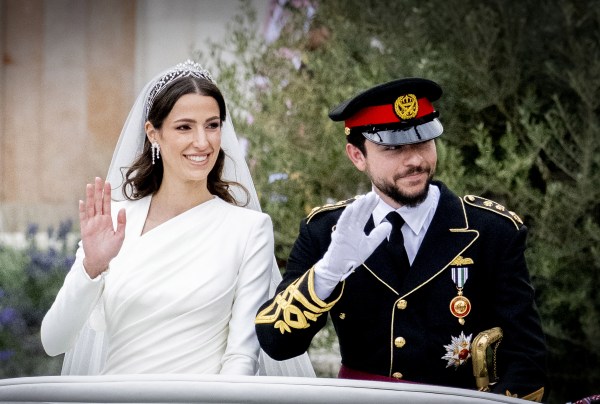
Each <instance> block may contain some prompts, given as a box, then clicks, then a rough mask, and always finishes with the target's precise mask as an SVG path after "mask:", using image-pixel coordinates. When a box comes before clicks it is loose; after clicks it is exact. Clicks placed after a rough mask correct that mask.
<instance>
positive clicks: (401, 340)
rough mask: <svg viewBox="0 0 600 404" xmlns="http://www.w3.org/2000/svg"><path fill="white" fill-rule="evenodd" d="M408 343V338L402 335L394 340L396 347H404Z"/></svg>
mask: <svg viewBox="0 0 600 404" xmlns="http://www.w3.org/2000/svg"><path fill="white" fill-rule="evenodd" d="M405 344H406V340H405V339H404V338H402V337H398V338H396V339H395V340H394V345H396V348H402V347H403V346H404V345H405Z"/></svg>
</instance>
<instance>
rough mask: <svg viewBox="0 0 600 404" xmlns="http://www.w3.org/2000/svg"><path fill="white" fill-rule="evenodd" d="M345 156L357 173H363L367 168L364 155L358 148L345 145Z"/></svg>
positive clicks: (348, 144) (349, 144) (350, 144)
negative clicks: (356, 169)
mask: <svg viewBox="0 0 600 404" xmlns="http://www.w3.org/2000/svg"><path fill="white" fill-rule="evenodd" d="M346 155H348V158H349V159H350V161H351V162H352V164H354V165H355V166H356V168H358V170H359V171H365V169H366V168H367V162H366V159H365V155H364V154H363V152H362V151H361V150H360V149H359V148H358V147H356V146H354V145H353V144H352V143H346Z"/></svg>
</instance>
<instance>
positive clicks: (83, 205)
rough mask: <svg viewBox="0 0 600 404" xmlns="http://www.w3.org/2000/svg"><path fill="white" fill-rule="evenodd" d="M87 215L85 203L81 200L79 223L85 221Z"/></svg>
mask: <svg viewBox="0 0 600 404" xmlns="http://www.w3.org/2000/svg"><path fill="white" fill-rule="evenodd" d="M86 218H87V215H86V214H85V203H83V201H82V200H81V199H80V200H79V223H81V222H83V221H85V219H86Z"/></svg>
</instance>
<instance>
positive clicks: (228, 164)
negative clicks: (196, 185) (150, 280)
mask: <svg viewBox="0 0 600 404" xmlns="http://www.w3.org/2000/svg"><path fill="white" fill-rule="evenodd" d="M186 65H188V66H189V65H191V62H189V61H188V62H186ZM180 66H182V65H177V66H176V67H175V68H170V69H167V70H165V71H163V72H162V73H160V74H159V75H157V76H155V77H154V78H153V79H152V80H151V81H150V82H148V83H147V84H146V86H145V87H144V88H143V89H142V90H141V92H140V94H139V95H138V97H137V99H136V101H135V103H134V104H133V107H132V108H131V111H130V112H129V116H128V117H127V120H126V121H125V125H124V126H123V130H122V131H121V135H120V136H119V140H118V142H117V146H116V148H115V151H114V153H113V157H112V161H111V163H110V167H109V169H108V174H107V176H106V179H107V181H109V182H110V183H111V186H112V187H113V189H117V188H118V189H119V190H120V191H121V192H113V193H112V196H113V199H114V200H123V199H124V198H125V196H124V194H123V192H124V190H123V187H122V186H121V185H122V183H123V174H122V171H121V168H122V167H129V166H130V165H131V164H132V163H133V161H134V160H135V158H136V157H137V156H138V155H139V154H140V153H141V152H142V150H143V146H144V140H145V138H146V134H145V131H144V124H145V121H146V116H145V115H146V106H147V101H148V96H149V94H150V91H151V90H152V89H153V88H154V87H155V85H156V84H157V83H158V82H159V81H160V80H161V79H163V81H164V78H165V77H166V76H167V75H168V74H169V73H170V72H173V70H174V69H176V68H180V69H181V67H180ZM188 68H189V67H188ZM206 74H208V72H206ZM209 77H210V75H209ZM221 148H222V149H223V151H224V152H225V154H226V156H227V157H226V158H225V166H224V170H223V178H224V179H226V180H229V181H235V182H238V183H240V184H242V185H243V186H244V187H245V188H246V190H247V191H248V193H249V201H248V204H247V208H249V209H254V210H257V211H260V210H261V209H260V203H259V201H258V196H257V194H256V189H255V188H254V182H253V181H252V177H251V176H250V170H249V169H248V165H247V164H246V160H245V158H244V154H243V152H242V149H241V147H240V145H239V142H238V139H237V136H236V133H235V129H234V128H233V123H232V121H231V117H230V114H229V112H227V119H226V121H225V122H224V124H223V128H222V130H221ZM232 191H233V194H234V197H235V198H236V200H238V201H240V202H242V203H243V202H246V194H245V192H243V191H242V190H240V189H237V188H236V189H233V190H232ZM271 272H272V275H271V285H270V287H269V297H272V296H273V295H274V293H275V289H276V288H277V285H278V284H279V282H280V281H281V274H280V272H279V268H278V266H277V263H276V261H275V256H273V266H272V271H271ZM104 324H105V321H104V313H103V310H102V307H101V305H100V304H99V305H98V306H97V307H96V308H95V309H94V311H93V313H92V315H91V316H90V319H89V320H88V322H87V323H86V324H85V325H84V327H83V329H82V330H81V331H80V333H79V336H78V338H77V341H76V342H75V344H74V346H73V348H72V349H71V350H70V351H68V352H67V353H66V354H65V358H64V361H63V368H62V374H63V375H91V374H99V372H100V370H101V369H102V366H103V364H104V361H105V359H106V352H107V347H108V341H107V338H105V333H104ZM259 360H260V371H259V374H260V375H269V376H305V377H315V372H314V370H313V367H312V364H311V363H310V359H309V357H308V355H307V354H306V353H304V354H303V355H300V356H298V357H296V358H293V359H289V360H286V361H275V360H273V359H271V358H270V357H269V356H268V355H267V354H266V353H264V352H263V351H262V350H261V352H260V357H259Z"/></svg>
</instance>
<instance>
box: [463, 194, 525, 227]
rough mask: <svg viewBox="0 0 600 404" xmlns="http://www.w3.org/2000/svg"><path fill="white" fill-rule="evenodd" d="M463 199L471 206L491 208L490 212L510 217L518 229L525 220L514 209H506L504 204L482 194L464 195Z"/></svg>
mask: <svg viewBox="0 0 600 404" xmlns="http://www.w3.org/2000/svg"><path fill="white" fill-rule="evenodd" d="M463 200H464V201H465V202H466V203H468V204H469V205H471V206H475V207H478V208H482V209H486V210H489V211H490V212H495V213H497V214H499V215H502V216H504V217H506V218H508V219H510V220H511V221H512V222H513V223H514V224H515V226H516V227H517V229H518V228H519V227H520V226H522V225H523V221H522V220H521V218H520V217H519V215H517V214H516V213H515V212H513V211H512V210H508V209H506V208H505V207H504V206H502V205H500V204H499V203H497V202H494V201H492V200H490V199H486V198H482V197H481V196H475V195H465V196H464V197H463Z"/></svg>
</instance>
